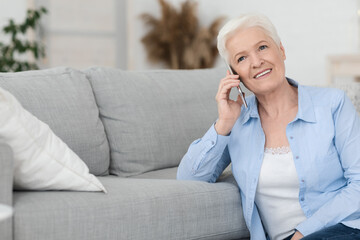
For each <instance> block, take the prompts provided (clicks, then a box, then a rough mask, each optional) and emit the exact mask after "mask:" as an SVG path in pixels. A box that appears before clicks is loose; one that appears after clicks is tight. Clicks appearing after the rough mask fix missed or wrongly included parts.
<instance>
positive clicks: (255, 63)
mask: <svg viewBox="0 0 360 240" xmlns="http://www.w3.org/2000/svg"><path fill="white" fill-rule="evenodd" d="M263 63H264V60H263V59H262V58H261V56H259V55H258V54H253V56H251V65H252V67H254V68H257V67H260V66H261V65H262V64H263Z"/></svg>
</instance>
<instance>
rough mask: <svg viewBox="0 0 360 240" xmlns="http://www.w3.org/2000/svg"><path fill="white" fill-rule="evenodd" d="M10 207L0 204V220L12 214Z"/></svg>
mask: <svg viewBox="0 0 360 240" xmlns="http://www.w3.org/2000/svg"><path fill="white" fill-rule="evenodd" d="M12 212H13V210H12V207H10V206H7V205H4V204H0V221H2V220H4V219H7V218H8V217H10V216H11V215H12Z"/></svg>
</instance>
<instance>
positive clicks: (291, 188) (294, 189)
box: [255, 147, 306, 240]
mask: <svg viewBox="0 0 360 240" xmlns="http://www.w3.org/2000/svg"><path fill="white" fill-rule="evenodd" d="M255 203H256V205H257V207H258V210H259V212H260V217H261V219H262V222H263V225H264V228H265V230H266V232H267V233H268V234H269V236H270V239H274V240H278V239H284V238H285V237H287V236H289V235H291V234H292V233H294V232H295V227H296V226H297V225H298V224H299V223H301V222H302V221H304V220H305V219H306V216H305V215H304V213H303V211H302V209H301V207H300V203H299V179H298V176H297V173H296V168H295V164H294V160H293V156H292V152H291V149H290V147H281V148H275V149H273V148H271V149H270V148H267V149H265V153H264V159H263V163H262V166H261V171H260V177H259V182H258V186H257V190H256V196H255Z"/></svg>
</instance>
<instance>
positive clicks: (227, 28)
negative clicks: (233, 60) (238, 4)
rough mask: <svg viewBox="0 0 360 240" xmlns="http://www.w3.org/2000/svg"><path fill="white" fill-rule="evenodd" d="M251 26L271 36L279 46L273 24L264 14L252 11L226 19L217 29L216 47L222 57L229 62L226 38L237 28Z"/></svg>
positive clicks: (241, 28)
mask: <svg viewBox="0 0 360 240" xmlns="http://www.w3.org/2000/svg"><path fill="white" fill-rule="evenodd" d="M251 27H260V28H262V29H263V30H264V32H265V34H266V35H268V36H269V37H271V38H272V39H273V40H274V42H275V43H276V44H277V45H278V46H280V37H279V35H278V33H277V31H276V28H275V26H274V25H273V24H272V23H271V21H270V20H269V18H267V17H266V16H265V15H262V14H258V13H256V14H255V13H252V14H243V15H240V16H239V17H237V18H234V19H231V20H230V21H228V22H227V23H226V24H225V25H224V26H223V27H222V28H221V29H220V31H219V34H218V36H217V48H218V51H219V54H220V56H221V57H222V58H224V59H225V61H226V62H227V63H229V53H228V51H227V49H226V42H227V40H228V39H229V38H230V37H231V36H232V35H233V34H234V33H235V32H236V31H239V30H244V29H247V28H251Z"/></svg>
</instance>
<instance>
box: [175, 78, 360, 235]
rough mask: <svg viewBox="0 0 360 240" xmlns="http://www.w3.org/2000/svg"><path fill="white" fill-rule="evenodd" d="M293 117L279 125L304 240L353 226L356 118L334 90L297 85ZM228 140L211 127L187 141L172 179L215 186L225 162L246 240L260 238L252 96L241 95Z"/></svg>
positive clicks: (356, 221) (258, 130) (257, 135)
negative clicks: (295, 181)
mask: <svg viewBox="0 0 360 240" xmlns="http://www.w3.org/2000/svg"><path fill="white" fill-rule="evenodd" d="M288 81H289V83H290V84H292V85H294V86H297V87H298V113H297V115H296V117H295V119H294V120H293V121H292V122H290V123H289V124H288V125H287V127H286V136H287V139H288V141H289V143H290V148H291V151H292V153H293V157H294V162H295V167H296V171H297V174H298V178H299V203H300V205H301V208H302V210H303V211H304V214H305V216H306V218H307V219H306V220H305V221H304V222H302V223H300V224H299V225H298V226H297V227H296V229H298V230H299V231H300V232H301V233H302V234H303V235H304V236H306V235H308V234H310V233H313V232H315V231H318V230H320V229H322V228H324V227H328V226H331V225H335V224H337V223H339V222H341V223H343V224H345V225H347V226H349V227H353V228H360V118H359V115H358V113H357V112H356V110H355V108H354V106H353V105H352V103H351V101H350V100H349V98H348V97H347V96H346V95H345V93H344V92H343V91H341V90H338V89H331V88H317V87H310V86H302V85H298V84H297V83H296V82H295V81H293V80H291V79H288ZM247 102H248V108H247V109H246V108H242V112H241V115H240V117H239V118H238V120H237V122H236V123H235V125H234V127H233V128H232V131H231V133H230V135H229V136H222V135H218V134H217V133H216V131H215V128H214V125H213V126H211V128H210V129H209V130H208V131H207V132H206V134H205V135H204V136H203V137H202V138H201V139H198V140H196V141H194V142H193V143H192V144H191V145H190V147H189V150H188V152H187V153H186V155H185V156H184V157H183V159H182V161H181V163H180V166H179V169H178V175H177V178H178V179H182V180H199V181H206V182H215V181H216V180H217V178H218V177H219V176H220V175H221V173H222V172H223V170H224V169H225V168H226V167H227V166H228V165H229V164H230V162H231V163H232V172H233V175H234V177H235V179H236V181H237V183H238V186H239V188H240V195H241V199H242V208H243V214H244V218H245V221H246V224H247V227H248V228H249V230H250V234H251V238H252V239H255V240H261V239H266V237H265V236H266V235H265V231H264V229H263V226H262V223H261V220H260V216H259V212H258V209H257V207H256V205H255V193H256V187H257V183H258V180H259V174H260V168H261V164H262V160H263V155H264V146H265V135H264V132H263V130H262V127H261V122H260V117H259V113H258V109H257V100H256V98H255V96H254V95H252V96H249V97H247Z"/></svg>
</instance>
